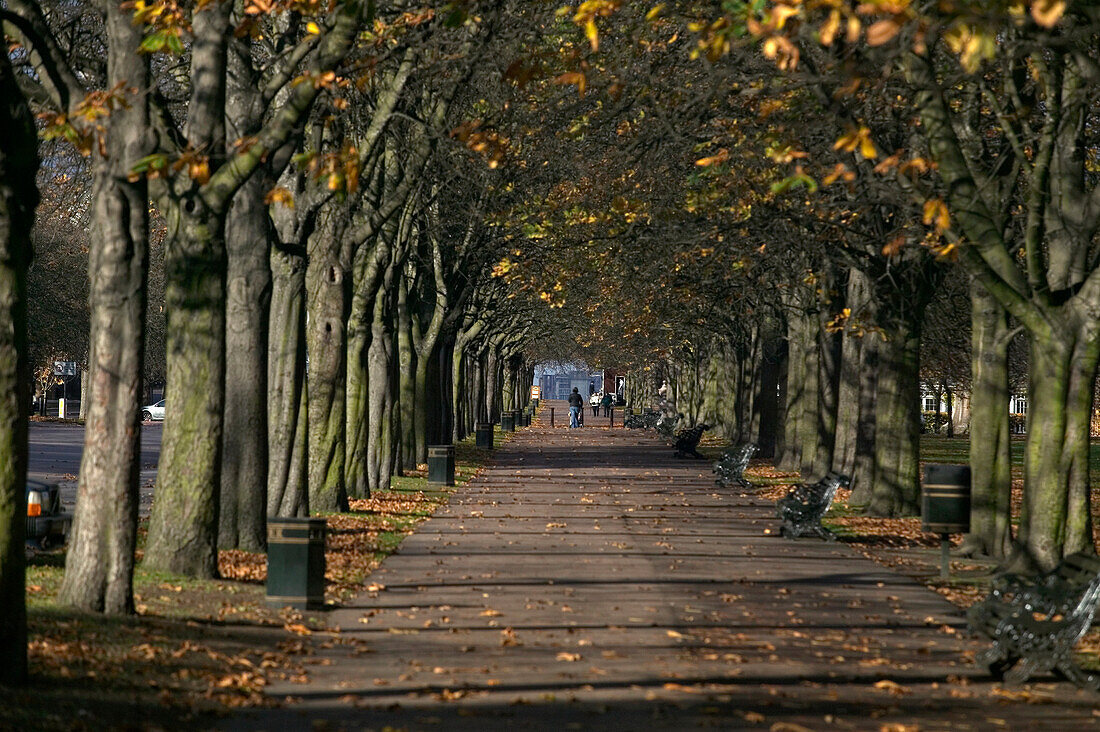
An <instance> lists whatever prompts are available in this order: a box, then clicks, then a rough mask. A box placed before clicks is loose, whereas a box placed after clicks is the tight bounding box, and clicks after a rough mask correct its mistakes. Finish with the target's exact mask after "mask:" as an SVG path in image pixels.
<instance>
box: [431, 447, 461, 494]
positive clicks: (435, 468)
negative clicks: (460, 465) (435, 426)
mask: <svg viewBox="0 0 1100 732" xmlns="http://www.w3.org/2000/svg"><path fill="white" fill-rule="evenodd" d="M428 483H430V484H433V485H454V484H455V446H454V445H429V446H428Z"/></svg>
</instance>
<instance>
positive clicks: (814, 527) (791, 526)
mask: <svg viewBox="0 0 1100 732" xmlns="http://www.w3.org/2000/svg"><path fill="white" fill-rule="evenodd" d="M850 482H851V479H850V478H848V476H846V475H841V474H840V473H835V472H833V471H831V470H830V471H829V472H828V473H826V474H825V477H824V478H822V479H821V480H819V481H818V482H816V483H803V484H802V485H799V486H796V487H795V488H793V489H791V492H790V493H788V494H787V495H786V496H784V497H783V498H780V499H779V500H778V501H776V503H775V507H776V514H777V516H778V517H779V519H780V520H782V521H783V523H782V525H781V526H780V527H779V534H780V535H781V536H786V537H787V538H788V539H797V538H798V537H800V536H805V535H807V534H813V535H814V536H817V537H820V538H822V539H825V540H826V541H833V540H835V539H836V534H834V533H833V532H831V531H829V530H828V529H826V528H825V527H824V526H822V525H821V517H822V516H824V515H825V512H826V511H828V510H829V506H830V505H832V503H833V496H835V495H836V490H837V488H839V487H840V486H847V485H848V484H849V483H850Z"/></svg>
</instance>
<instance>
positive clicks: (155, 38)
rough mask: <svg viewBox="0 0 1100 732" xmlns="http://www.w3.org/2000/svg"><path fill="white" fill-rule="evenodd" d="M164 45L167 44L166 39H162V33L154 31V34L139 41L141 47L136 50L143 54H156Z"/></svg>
mask: <svg viewBox="0 0 1100 732" xmlns="http://www.w3.org/2000/svg"><path fill="white" fill-rule="evenodd" d="M165 43H167V39H166V38H165V37H164V32H163V31H156V32H155V33H150V34H149V35H147V36H145V38H143V39H142V40H141V46H139V48H138V50H140V51H142V52H143V53H156V52H157V51H159V50H160V49H162V48H164V44H165Z"/></svg>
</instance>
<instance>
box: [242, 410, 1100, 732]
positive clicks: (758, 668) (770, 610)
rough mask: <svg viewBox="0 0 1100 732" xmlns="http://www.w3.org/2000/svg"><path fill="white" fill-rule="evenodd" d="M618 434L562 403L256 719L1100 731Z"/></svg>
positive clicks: (848, 562)
mask: <svg viewBox="0 0 1100 732" xmlns="http://www.w3.org/2000/svg"><path fill="white" fill-rule="evenodd" d="M555 406H556V408H557V409H556V411H557V415H558V416H559V417H560V415H561V414H562V413H563V411H567V410H564V409H563V406H564V405H563V403H557V404H555ZM590 415H591V413H590ZM601 421H602V422H603V423H604V424H606V420H601ZM616 421H617V422H620V420H616ZM620 423H621V422H620ZM598 424H599V423H598V422H597V421H595V420H592V419H591V416H590V417H589V426H587V427H585V428H583V429H580V430H568V429H565V428H563V427H562V426H561V425H562V421H561V420H560V419H559V420H558V425H559V426H558V428H557V429H555V430H550V429H549V414H548V412H547V411H544V412H543V413H542V416H541V417H540V420H539V421H538V422H536V425H535V427H533V428H531V429H528V430H522V431H520V432H519V433H517V434H516V435H515V436H514V438H513V439H512V440H511V441H510V442H509V443H507V445H506V446H505V447H503V448H501V449H499V450H498V453H497V456H496V458H497V459H496V463H495V465H493V466H492V467H491V468H489V469H488V470H486V471H485V473H484V474H483V475H482V476H481V477H480V478H479V479H478V480H476V481H474V482H473V483H472V484H470V485H469V486H468V487H465V488H463V489H461V490H459V491H458V492H457V493H456V494H455V495H454V497H453V499H452V501H451V503H450V505H449V506H447V507H445V508H443V509H441V510H440V511H439V512H438V514H437V515H436V516H434V517H433V518H432V519H431V520H430V521H428V522H427V523H425V524H424V525H423V526H422V527H421V528H420V530H419V531H418V532H417V533H416V534H415V535H413V536H411V537H409V538H408V539H407V540H406V541H405V543H404V544H403V545H402V546H401V549H400V551H399V552H398V553H397V554H395V555H393V556H392V557H390V558H389V559H387V560H386V561H385V562H384V563H383V565H382V567H381V568H380V569H379V570H378V571H376V572H375V574H374V575H373V576H372V577H371V580H372V582H373V583H375V587H374V588H373V591H369V592H366V593H365V594H364V595H362V596H360V597H359V598H357V599H356V600H354V601H353V602H351V603H350V604H349V605H348V606H347V607H345V608H343V609H341V610H338V611H335V612H333V613H332V615H331V621H332V622H333V623H334V624H335V625H337V626H339V627H340V629H341V633H340V637H341V638H342V639H344V642H343V643H341V644H337V645H335V646H333V647H332V648H329V649H325V650H322V651H320V653H319V654H318V656H317V657H316V658H315V659H313V660H314V661H315V662H316V663H315V664H314V665H312V666H311V667H310V682H309V683H308V684H288V685H285V686H282V687H279V688H273V689H272V690H271V691H272V693H273V694H276V695H293V696H294V697H297V698H298V699H300V701H299V702H298V703H297V704H294V705H291V706H289V707H286V708H285V709H283V710H279V711H275V712H271V713H266V714H262V715H259V716H255V715H254V716H251V717H249V718H246V719H245V720H235V722H234V723H233V725H232V726H235V727H238V728H251V729H257V728H263V729H277V728H286V727H290V728H301V729H311V728H325V729H342V728H343V729H362V728H374V729H382V728H383V727H385V726H386V725H390V726H392V727H397V728H407V729H447V730H451V729H471V730H474V729H477V730H483V729H503V728H506V727H514V726H519V725H522V726H525V727H529V728H538V729H600V728H613V729H617V730H621V729H639V730H640V729H654V728H662V729H664V728H667V729H683V728H691V727H696V726H712V727H725V728H742V727H747V728H760V729H773V730H774V729H779V730H788V731H791V730H798V729H799V727H797V726H791V725H801V726H802V727H804V728H808V729H813V730H818V729H829V728H833V727H838V728H849V729H851V728H855V729H874V730H879V729H898V730H900V729H921V730H927V729H947V728H950V729H999V728H1005V727H1008V728H1019V727H1020V726H1022V725H1024V724H1027V725H1028V726H1031V725H1032V724H1036V725H1037V724H1040V723H1041V724H1043V725H1044V726H1045V727H1047V728H1055V729H1057V728H1066V727H1069V726H1071V725H1072V726H1074V727H1080V726H1086V727H1087V726H1091V725H1095V724H1098V723H1100V719H1098V718H1097V717H1096V716H1094V715H1095V714H1096V713H1095V712H1094V711H1093V710H1094V706H1095V704H1096V702H1097V699H1096V698H1095V697H1094V696H1090V695H1087V694H1084V693H1082V692H1077V691H1075V690H1073V689H1072V688H1071V687H1068V685H1066V684H1054V683H1051V684H1047V685H1043V684H1040V685H1033V686H1031V687H1027V688H1026V689H1024V690H1012V691H1002V690H1000V689H999V688H998V687H994V686H993V685H991V684H989V683H988V679H987V678H983V677H982V675H981V673H980V672H979V671H978V670H977V669H975V668H974V666H973V665H972V664H971V663H970V662H969V661H968V660H967V658H968V656H970V655H972V654H973V652H974V650H975V649H976V648H978V647H979V646H978V645H977V644H975V643H974V642H973V641H972V640H970V639H969V637H968V635H967V633H966V630H965V624H964V622H963V620H962V616H961V614H960V613H959V612H958V611H957V610H956V609H955V608H954V607H953V606H952V605H950V604H948V603H947V602H946V601H944V600H943V599H941V598H940V597H939V596H938V595H936V594H934V593H932V592H930V591H928V590H926V589H925V588H924V587H922V586H920V585H918V584H916V583H915V582H913V581H912V580H910V579H907V578H905V577H903V576H901V575H898V574H895V573H893V572H890V571H888V570H885V569H883V568H881V567H879V566H878V565H875V564H873V563H871V562H870V561H868V560H866V559H864V558H862V557H859V556H857V555H856V554H855V553H854V552H852V551H851V550H849V549H848V548H847V547H846V546H845V545H843V544H827V543H824V542H819V541H816V540H803V541H798V542H791V541H787V540H785V539H781V538H779V537H778V536H777V535H776V521H775V520H774V518H773V508H772V506H771V504H770V503H766V502H764V501H761V500H758V499H754V498H751V497H746V496H740V495H737V494H735V493H732V492H727V491H722V492H720V491H718V490H717V489H716V488H715V486H714V482H713V477H712V475H711V473H710V466H709V464H708V463H704V462H702V461H688V460H676V459H674V458H673V457H672V450H671V449H670V448H668V447H667V446H665V445H664V444H663V443H660V442H658V441H657V440H656V439H655V438H653V437H652V433H650V434H649V435H643V434H639V433H637V432H633V431H627V430H623V429H619V428H617V429H613V430H612V429H607V428H606V427H599V426H597V425H598ZM379 585H381V586H379ZM319 720H324V721H323V722H322V721H319ZM1039 720H1041V722H1040V721H1039ZM326 722H327V724H326ZM780 722H781V723H784V724H785V725H786V726H784V724H779V725H778V726H776V723H780ZM891 724H903V725H916V726H906V727H899V726H894V727H891V726H889V725H891Z"/></svg>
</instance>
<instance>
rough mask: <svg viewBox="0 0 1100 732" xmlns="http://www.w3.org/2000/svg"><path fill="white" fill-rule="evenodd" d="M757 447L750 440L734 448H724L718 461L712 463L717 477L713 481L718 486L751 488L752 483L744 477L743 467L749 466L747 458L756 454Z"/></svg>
mask: <svg viewBox="0 0 1100 732" xmlns="http://www.w3.org/2000/svg"><path fill="white" fill-rule="evenodd" d="M756 450H757V447H756V445H755V444H753V443H751V442H746V443H745V444H744V445H741V447H739V448H737V449H736V450H726V451H725V452H724V453H722V457H720V458H718V462H716V463H715V464H714V468H713V472H714V474H715V475H717V476H718V477H717V478H715V479H714V482H715V483H717V484H718V487H719V488H729V487H730V486H731V485H736V486H740V487H741V488H752V487H753V486H752V483H750V482H749V481H748V480H746V479H745V468H747V467H749V460H750V459H751V458H752V456H753V455H755V454H756Z"/></svg>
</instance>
